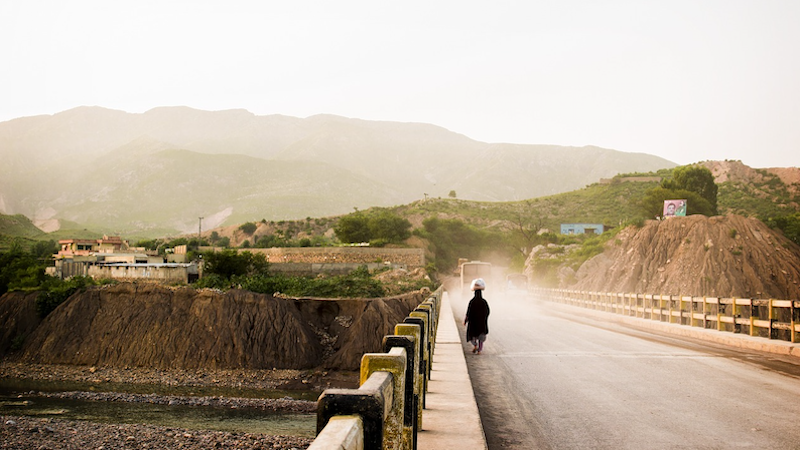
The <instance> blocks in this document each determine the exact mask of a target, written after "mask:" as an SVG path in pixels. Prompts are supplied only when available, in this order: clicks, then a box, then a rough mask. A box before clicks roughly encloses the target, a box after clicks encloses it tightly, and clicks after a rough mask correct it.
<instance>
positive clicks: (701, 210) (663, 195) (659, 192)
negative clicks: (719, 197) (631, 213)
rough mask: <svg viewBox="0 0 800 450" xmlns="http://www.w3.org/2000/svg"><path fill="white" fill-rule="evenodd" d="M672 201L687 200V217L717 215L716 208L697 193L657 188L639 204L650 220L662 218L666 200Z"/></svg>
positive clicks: (650, 191) (648, 192) (648, 193)
mask: <svg viewBox="0 0 800 450" xmlns="http://www.w3.org/2000/svg"><path fill="white" fill-rule="evenodd" d="M672 199H686V201H687V203H688V205H687V210H686V215H692V214H702V215H704V216H713V215H714V214H715V213H716V208H714V207H713V206H712V205H711V204H710V203H709V202H708V200H706V199H705V198H703V197H701V196H700V194H698V193H696V192H691V191H687V190H682V189H678V190H673V189H666V188H663V187H657V188H653V189H651V190H649V191H647V194H645V196H644V198H643V199H642V200H641V201H640V202H639V207H640V210H641V212H642V215H643V216H644V217H646V218H648V219H654V218H657V217H661V215H662V214H663V213H664V200H672Z"/></svg>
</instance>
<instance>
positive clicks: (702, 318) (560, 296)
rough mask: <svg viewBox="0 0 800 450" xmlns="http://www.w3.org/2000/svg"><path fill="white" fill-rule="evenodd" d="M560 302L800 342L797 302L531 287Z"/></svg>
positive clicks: (655, 319)
mask: <svg viewBox="0 0 800 450" xmlns="http://www.w3.org/2000/svg"><path fill="white" fill-rule="evenodd" d="M531 292H532V293H534V294H536V295H539V296H542V297H546V298H548V299H550V300H552V301H555V302H558V303H564V304H569V305H574V306H580V307H583V308H588V309H594V310H599V311H605V312H611V313H616V314H621V315H625V316H630V317H636V318H640V319H646V320H653V321H660V322H668V323H674V324H680V325H686V326H690V327H699V328H706V329H715V330H718V331H727V332H732V333H742V334H745V333H746V334H749V335H750V336H757V337H764V338H769V339H775V340H782V341H788V342H792V343H797V342H800V301H798V300H775V299H751V298H718V297H690V296H682V295H658V294H635V293H608V292H588V291H574V290H565V289H541V288H533V289H531Z"/></svg>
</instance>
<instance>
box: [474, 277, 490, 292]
mask: <svg viewBox="0 0 800 450" xmlns="http://www.w3.org/2000/svg"><path fill="white" fill-rule="evenodd" d="M470 289H472V290H473V291H482V290H484V289H486V282H485V281H483V278H476V279H474V280H472V285H471V286H470Z"/></svg>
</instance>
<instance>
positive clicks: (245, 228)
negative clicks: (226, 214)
mask: <svg viewBox="0 0 800 450" xmlns="http://www.w3.org/2000/svg"><path fill="white" fill-rule="evenodd" d="M257 228H258V225H256V224H254V223H253V222H246V223H243V224H241V225H239V229H240V230H242V232H243V233H244V234H247V235H252V234H253V233H255V232H256V229H257Z"/></svg>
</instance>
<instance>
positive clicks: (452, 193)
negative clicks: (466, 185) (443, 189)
mask: <svg viewBox="0 0 800 450" xmlns="http://www.w3.org/2000/svg"><path fill="white" fill-rule="evenodd" d="M447 196H448V197H450V198H456V191H455V190H452V191H450V193H449V194H447Z"/></svg>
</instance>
